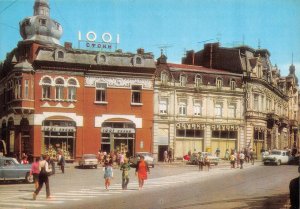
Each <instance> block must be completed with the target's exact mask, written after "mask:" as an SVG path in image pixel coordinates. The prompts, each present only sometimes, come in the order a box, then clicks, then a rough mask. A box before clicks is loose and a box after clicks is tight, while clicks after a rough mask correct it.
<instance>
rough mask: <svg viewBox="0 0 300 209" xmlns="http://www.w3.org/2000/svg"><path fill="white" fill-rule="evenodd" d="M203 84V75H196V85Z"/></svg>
mask: <svg viewBox="0 0 300 209" xmlns="http://www.w3.org/2000/svg"><path fill="white" fill-rule="evenodd" d="M201 84H202V78H201V75H199V74H198V75H196V76H195V87H200V86H201Z"/></svg>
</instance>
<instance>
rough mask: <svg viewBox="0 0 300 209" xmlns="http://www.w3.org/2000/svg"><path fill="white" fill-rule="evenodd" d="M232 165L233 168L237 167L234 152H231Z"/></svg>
mask: <svg viewBox="0 0 300 209" xmlns="http://www.w3.org/2000/svg"><path fill="white" fill-rule="evenodd" d="M229 159H230V165H231V168H235V159H236V158H235V155H234V152H232V153H231V155H230V157H229Z"/></svg>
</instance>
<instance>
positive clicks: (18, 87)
mask: <svg viewBox="0 0 300 209" xmlns="http://www.w3.org/2000/svg"><path fill="white" fill-rule="evenodd" d="M15 98H16V99H21V98H22V80H17V81H16V82H15Z"/></svg>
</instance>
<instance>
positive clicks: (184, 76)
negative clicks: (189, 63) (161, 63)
mask: <svg viewBox="0 0 300 209" xmlns="http://www.w3.org/2000/svg"><path fill="white" fill-rule="evenodd" d="M179 82H180V86H181V87H185V86H186V82H187V77H186V75H180V78H179Z"/></svg>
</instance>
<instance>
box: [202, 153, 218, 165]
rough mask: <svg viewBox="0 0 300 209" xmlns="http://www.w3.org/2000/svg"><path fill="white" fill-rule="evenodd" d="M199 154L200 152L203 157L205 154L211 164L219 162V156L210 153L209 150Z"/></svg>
mask: <svg viewBox="0 0 300 209" xmlns="http://www.w3.org/2000/svg"><path fill="white" fill-rule="evenodd" d="M201 154H202V156H203V157H204V156H205V155H207V156H208V159H209V162H210V164H213V165H218V164H219V161H220V158H219V157H217V156H214V155H212V154H211V153H210V152H202V153H201Z"/></svg>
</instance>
